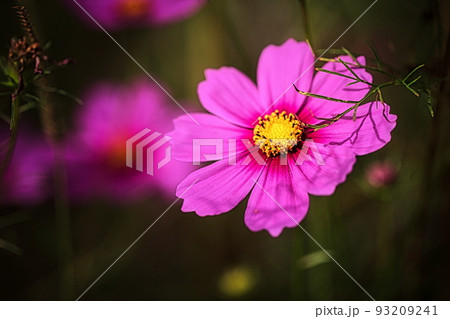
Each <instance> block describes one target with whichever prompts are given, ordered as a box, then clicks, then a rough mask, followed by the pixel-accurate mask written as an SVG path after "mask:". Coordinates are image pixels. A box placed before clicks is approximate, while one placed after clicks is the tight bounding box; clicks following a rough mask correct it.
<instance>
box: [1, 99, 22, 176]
mask: <svg viewBox="0 0 450 319" xmlns="http://www.w3.org/2000/svg"><path fill="white" fill-rule="evenodd" d="M19 120H20V106H19V96H18V95H17V94H16V93H14V94H13V95H12V98H11V122H10V129H11V134H10V138H9V142H8V149H7V150H6V154H5V157H4V159H3V160H2V163H1V164H0V179H3V178H4V177H5V174H6V172H7V170H8V167H9V164H10V163H11V160H12V157H13V155H14V150H15V148H16V144H17V136H18V134H19Z"/></svg>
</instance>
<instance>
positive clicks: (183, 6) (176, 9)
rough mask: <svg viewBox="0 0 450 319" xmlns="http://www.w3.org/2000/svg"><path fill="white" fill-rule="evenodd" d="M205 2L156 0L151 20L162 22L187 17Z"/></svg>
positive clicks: (195, 0) (200, 0) (201, 0)
mask: <svg viewBox="0 0 450 319" xmlns="http://www.w3.org/2000/svg"><path fill="white" fill-rule="evenodd" d="M205 3H206V0H154V1H152V4H153V6H154V7H153V14H152V17H151V22H153V23H157V24H160V23H168V22H172V21H176V20H181V19H184V18H187V17H189V16H190V15H192V14H194V13H195V12H196V11H197V10H199V9H200V8H201V7H202V6H203V5H204V4H205Z"/></svg>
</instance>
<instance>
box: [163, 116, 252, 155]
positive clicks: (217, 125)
mask: <svg viewBox="0 0 450 319" xmlns="http://www.w3.org/2000/svg"><path fill="white" fill-rule="evenodd" d="M190 115H191V116H192V117H193V118H194V119H195V120H196V121H197V123H198V124H199V125H200V126H199V125H197V123H195V122H194V121H193V120H192V118H191V117H190V116H188V115H182V116H180V117H178V118H176V119H175V120H174V126H175V130H174V131H172V132H170V133H168V134H167V135H169V136H171V137H172V140H171V144H172V146H173V147H172V156H173V158H174V159H177V160H180V161H186V162H193V159H194V154H193V147H194V140H195V139H197V140H201V141H199V142H200V143H201V145H202V146H201V148H200V153H201V156H200V161H201V162H204V161H216V160H221V159H224V158H228V157H229V156H230V153H231V155H232V156H233V155H236V154H237V153H240V152H242V151H244V150H247V148H246V147H245V145H244V144H243V143H242V141H241V140H242V139H246V140H249V141H251V140H252V138H253V132H252V131H251V130H249V129H245V128H242V127H239V126H237V125H234V124H231V123H229V122H226V121H224V120H222V119H221V118H219V117H217V116H215V115H211V114H206V113H190ZM216 142H217V143H219V145H216V144H215V143H216ZM196 143H198V142H196ZM200 143H199V144H200ZM230 143H231V145H230ZM197 145H198V144H197ZM208 145H209V146H208ZM233 145H235V146H236V147H234V146H233ZM220 147H222V152H220ZM205 155H206V156H208V158H207V159H206V158H205Z"/></svg>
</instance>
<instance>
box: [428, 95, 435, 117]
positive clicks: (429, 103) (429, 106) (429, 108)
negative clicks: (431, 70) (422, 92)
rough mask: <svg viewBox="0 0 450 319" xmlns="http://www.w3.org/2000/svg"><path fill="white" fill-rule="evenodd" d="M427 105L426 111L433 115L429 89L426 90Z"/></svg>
mask: <svg viewBox="0 0 450 319" xmlns="http://www.w3.org/2000/svg"><path fill="white" fill-rule="evenodd" d="M427 107H428V111H429V112H430V114H431V117H434V110H433V106H432V104H431V92H430V91H429V90H427Z"/></svg>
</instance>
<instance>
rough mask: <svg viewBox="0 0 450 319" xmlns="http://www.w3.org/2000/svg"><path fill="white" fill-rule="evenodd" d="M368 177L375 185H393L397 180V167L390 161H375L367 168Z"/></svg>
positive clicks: (370, 182) (371, 183)
mask: <svg viewBox="0 0 450 319" xmlns="http://www.w3.org/2000/svg"><path fill="white" fill-rule="evenodd" d="M366 177H367V181H368V182H369V184H370V185H372V186H373V187H381V186H388V185H392V184H394V183H395V181H396V180H397V168H396V167H395V166H394V165H393V164H392V163H390V162H375V163H372V164H371V165H370V166H369V168H368V169H367V171H366Z"/></svg>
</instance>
